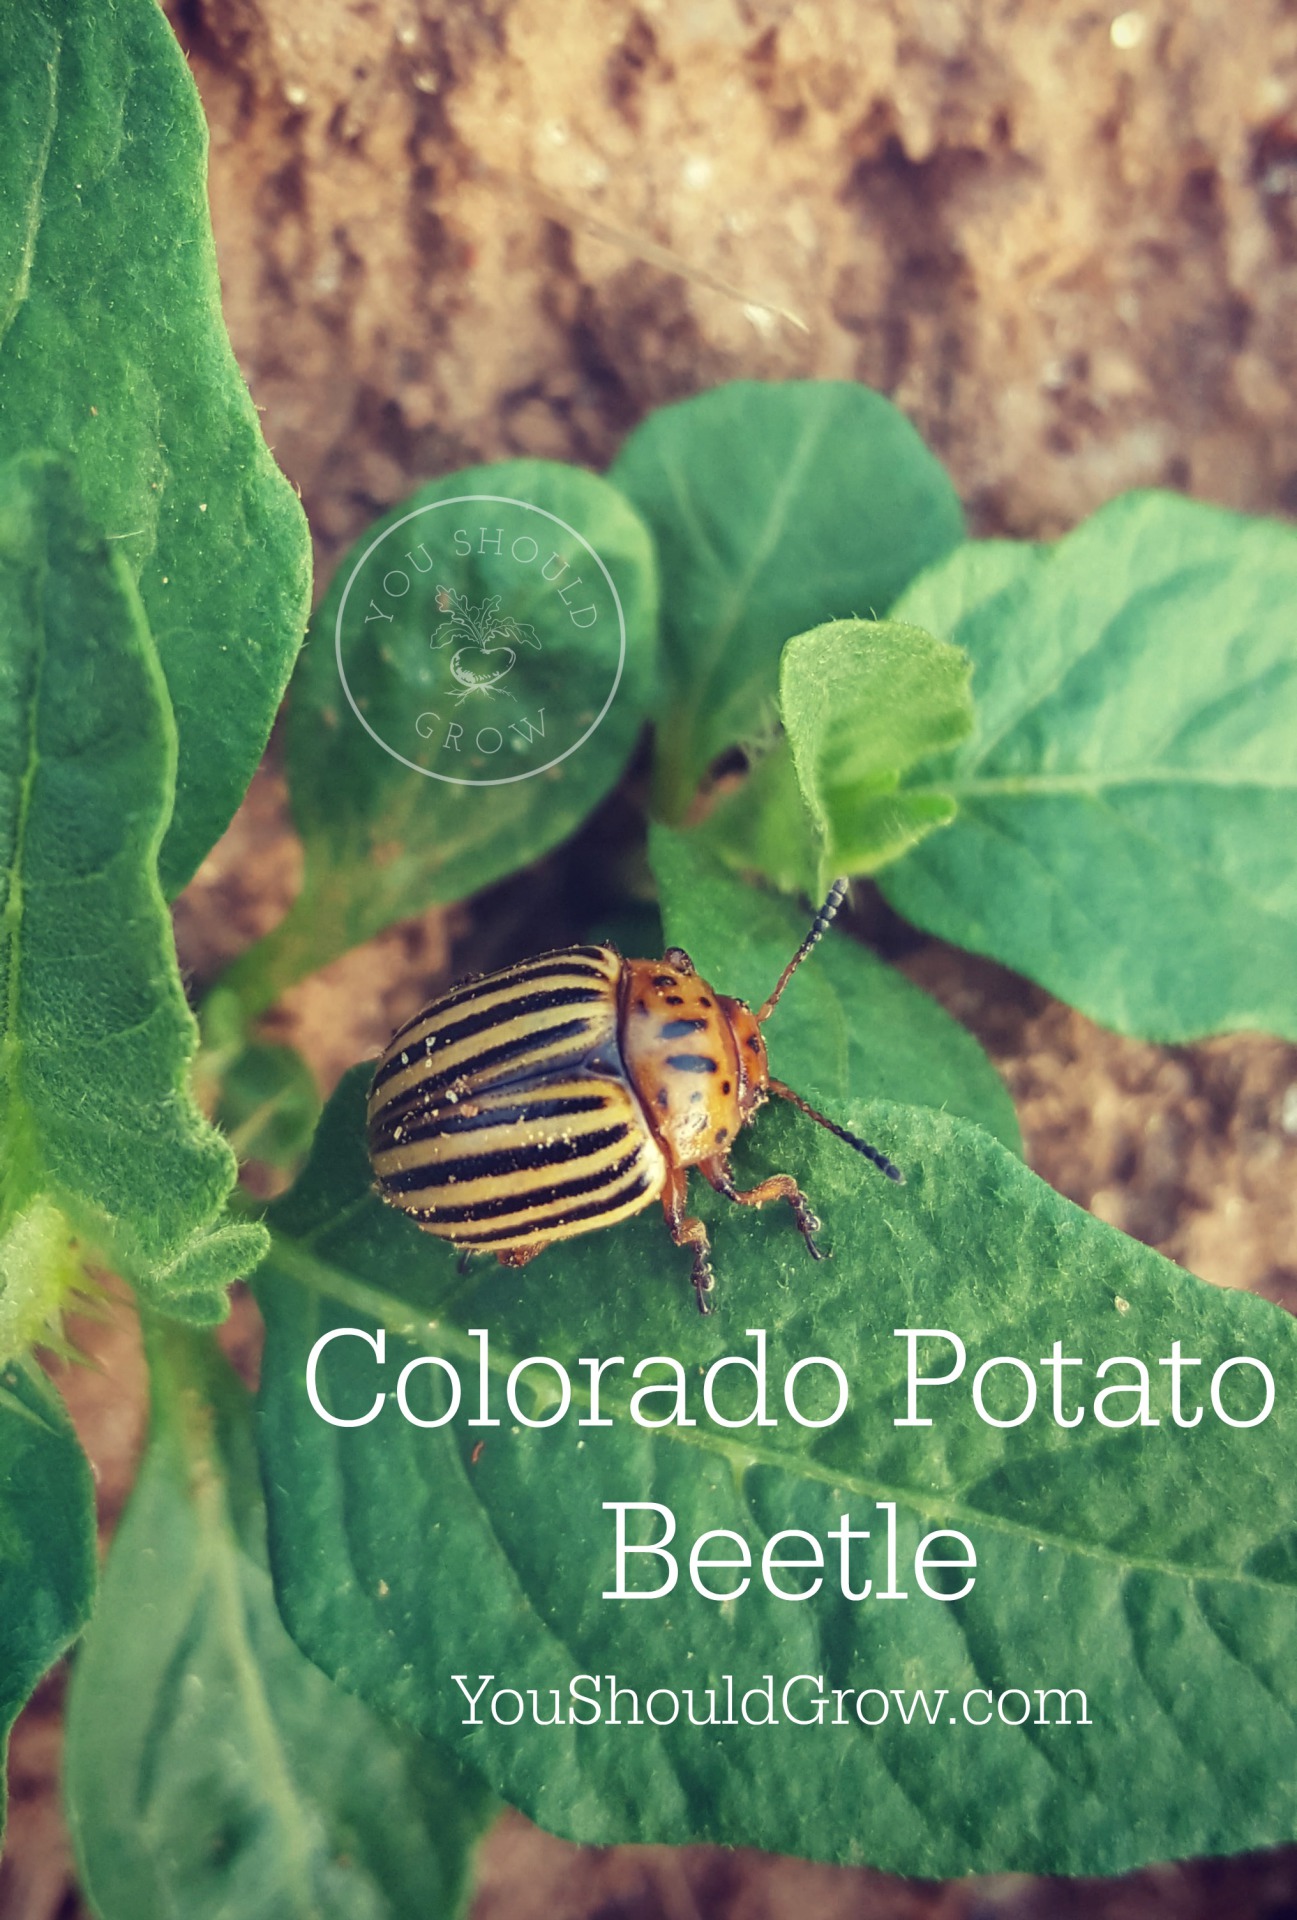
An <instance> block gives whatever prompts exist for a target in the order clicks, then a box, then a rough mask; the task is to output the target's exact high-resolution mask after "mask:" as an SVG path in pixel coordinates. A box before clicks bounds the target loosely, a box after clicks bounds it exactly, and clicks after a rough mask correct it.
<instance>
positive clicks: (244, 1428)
mask: <svg viewBox="0 0 1297 1920" xmlns="http://www.w3.org/2000/svg"><path fill="white" fill-rule="evenodd" d="M209 1338H210V1337H209V1336H202V1335H196V1334H192V1333H188V1332H185V1331H183V1330H181V1329H179V1328H176V1327H171V1328H169V1329H167V1330H165V1331H163V1330H161V1329H154V1330H153V1332H152V1336H151V1338H150V1342H149V1356H150V1365H151V1373H152V1380H153V1424H152V1432H151V1435H150V1441H149V1449H148V1453H147V1455H146V1457H145V1461H144V1465H143V1468H142V1469H141V1472H140V1477H139V1480H138V1482H137V1484H136V1487H135V1490H134V1492H133V1494H132V1496H131V1500H130V1504H129V1506H128V1507H127V1510H126V1515H125V1518H124V1519H123V1521H122V1523H121V1526H120V1528H119V1529H118V1531H117V1534H116V1537H115V1539H114V1541H113V1546H112V1552H111V1553H110V1555H109V1559H108V1566H107V1570H106V1572H105V1574H104V1582H103V1593H102V1597H101V1599H100V1604H99V1608H98V1611H97V1613H96V1615H95V1618H94V1621H93V1623H92V1624H91V1627H90V1630H89V1632H88V1633H87V1635H86V1638H85V1642H84V1645H83V1646H82V1648H81V1650H80V1652H79V1653H78V1656H77V1659H76V1663H75V1667H74V1670H73V1679H72V1689H71V1694H70V1697H69V1701H68V1721H67V1750H66V1762H65V1791H66V1797H67V1808H68V1820H69V1825H70V1826H71V1829H72V1834H73V1839H74V1842H75V1845H76V1853H77V1862H78V1867H79V1869H80V1873H81V1877H82V1881H83V1884H84V1885H85V1887H86V1888H87V1890H88V1892H89V1895H90V1897H91V1899H92V1900H93V1901H94V1904H95V1910H96V1912H97V1913H99V1914H100V1915H101V1916H102V1920H172V1916H174V1915H179V1914H183V1915H184V1916H185V1920H207V1917H208V1916H212V1917H213V1920H214V1917H215V1916H217V1915H232V1914H237V1915H238V1916H239V1920H261V1917H262V1916H264V1920H388V1916H390V1917H391V1920H397V1917H398V1916H403V1917H404V1920H434V1917H435V1916H450V1915H453V1914H455V1913H457V1912H458V1911H460V1901H461V1897H462V1894H463V1891H464V1883H465V1880H466V1876H467V1868H468V1862H469V1857H470V1849H471V1846H472V1843H473V1842H474V1840H475V1839H476V1838H477V1835H478V1833H479V1831H480V1829H481V1826H482V1824H483V1816H484V1815H485V1814H488V1813H489V1812H490V1811H492V1809H491V1807H490V1803H489V1800H488V1796H487V1795H486V1794H485V1792H484V1791H483V1789H482V1788H481V1787H480V1786H479V1785H477V1784H476V1783H474V1782H471V1781H470V1779H469V1777H468V1776H467V1775H465V1774H463V1773H462V1772H461V1771H460V1769H459V1768H458V1767H456V1766H455V1764H454V1762H453V1761H451V1760H449V1759H448V1758H447V1757H445V1756H444V1755H443V1754H441V1753H440V1752H438V1751H437V1750H435V1749H433V1748H431V1747H428V1746H425V1745H422V1744H421V1743H420V1742H419V1741H417V1740H416V1739H414V1738H413V1737H412V1736H410V1735H408V1734H405V1733H402V1732H400V1731H399V1730H397V1729H396V1728H393V1727H391V1726H390V1725H388V1724H387V1723H386V1722H385V1721H383V1720H382V1719H380V1718H379V1717H378V1716H377V1715H376V1714H374V1713H372V1712H371V1711H370V1710H369V1708H367V1707H365V1706H363V1705H362V1704H361V1703H360V1702H359V1701H358V1700H354V1699H352V1698H350V1697H349V1696H348V1695H346V1694H344V1693H341V1692H340V1691H339V1690H338V1689H337V1688H336V1687H334V1686H333V1685H332V1684H331V1682H330V1681H328V1680H327V1679H326V1678H325V1676H324V1675H323V1674H322V1673H321V1672H320V1671H319V1670H318V1669H317V1668H316V1667H314V1666H312V1665H311V1663H310V1661H308V1660H307V1659H306V1658H305V1657H304V1656H303V1655H302V1654H301V1653H299V1652H298V1650H297V1648H296V1647H295V1646H294V1645H293V1642H292V1641H291V1640H290V1639H289V1637H288V1634H287V1633H286V1631H285V1630H284V1627H283V1626H282V1624H281V1622H280V1619H279V1615H278V1613H277V1612H276V1610H275V1601H274V1594H273V1592H272V1590H271V1584H270V1575H269V1572H268V1571H267V1568H266V1562H265V1544H264V1528H265V1517H264V1509H263V1507H262V1503H261V1493H260V1488H259V1485H258V1481H257V1465H256V1456H255V1452H254V1448H253V1440H252V1420H251V1409H250V1405H249V1403H248V1399H247V1396H246V1394H245V1393H244V1391H243V1389H242V1387H241V1386H240V1385H239V1383H238V1381H237V1380H236V1379H235V1377H234V1376H233V1374H232V1373H231V1372H230V1370H229V1368H228V1367H227V1365H226V1364H225V1362H224V1361H223V1359H222V1358H221V1356H220V1354H219V1352H218V1351H217V1350H216V1349H215V1347H214V1346H213V1345H211V1344H209Z"/></svg>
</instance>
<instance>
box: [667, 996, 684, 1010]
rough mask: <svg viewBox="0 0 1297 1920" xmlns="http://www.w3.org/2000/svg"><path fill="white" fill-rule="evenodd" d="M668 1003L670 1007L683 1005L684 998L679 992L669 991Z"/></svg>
mask: <svg viewBox="0 0 1297 1920" xmlns="http://www.w3.org/2000/svg"><path fill="white" fill-rule="evenodd" d="M666 1003H667V1005H668V1006H669V1007H682V1006H683V1005H684V1000H683V998H682V996H681V995H680V994H678V993H668V994H667V995H666Z"/></svg>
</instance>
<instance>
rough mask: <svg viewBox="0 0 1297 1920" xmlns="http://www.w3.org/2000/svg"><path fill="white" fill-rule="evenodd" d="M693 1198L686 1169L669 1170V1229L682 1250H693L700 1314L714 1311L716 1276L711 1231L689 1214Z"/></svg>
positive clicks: (665, 1193)
mask: <svg viewBox="0 0 1297 1920" xmlns="http://www.w3.org/2000/svg"><path fill="white" fill-rule="evenodd" d="M688 1197H689V1175H688V1173H687V1171H686V1170H685V1168H684V1167H669V1168H668V1169H667V1179H666V1185H665V1186H664V1187H663V1189H662V1211H663V1213H664V1214H665V1215H666V1222H667V1226H668V1227H669V1228H670V1229H671V1238H672V1239H673V1240H674V1241H675V1244H676V1245H677V1246H678V1247H692V1248H693V1255H694V1265H693V1272H692V1274H691V1275H690V1278H691V1279H692V1281H693V1285H694V1292H695V1293H696V1294H697V1295H698V1311H699V1313H711V1312H712V1311H713V1309H712V1305H711V1301H710V1298H709V1295H710V1294H711V1291H712V1288H713V1287H714V1286H715V1285H716V1275H715V1274H714V1273H713V1272H712V1250H711V1243H710V1242H709V1240H708V1238H707V1229H706V1227H705V1226H704V1225H703V1223H702V1221H701V1220H695V1219H692V1218H691V1217H690V1216H689V1215H688V1214H687V1213H686V1212H685V1201H686V1200H687V1199H688Z"/></svg>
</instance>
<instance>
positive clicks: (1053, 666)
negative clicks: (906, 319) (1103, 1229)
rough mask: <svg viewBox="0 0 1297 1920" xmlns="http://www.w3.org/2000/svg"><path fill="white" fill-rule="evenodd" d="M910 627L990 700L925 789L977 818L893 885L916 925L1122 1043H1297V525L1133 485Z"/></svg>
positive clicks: (975, 567)
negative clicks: (1230, 1037)
mask: <svg viewBox="0 0 1297 1920" xmlns="http://www.w3.org/2000/svg"><path fill="white" fill-rule="evenodd" d="M897 612H898V617H901V618H904V619H906V620H914V621H917V622H918V623H920V624H921V625H923V626H926V627H928V628H929V629H930V630H932V631H934V632H937V633H941V634H944V635H945V636H946V637H948V638H949V639H951V640H952V641H954V642H956V643H957V644H958V645H959V646H961V647H962V648H963V649H964V650H965V652H967V653H968V654H969V656H970V657H971V659H972V661H973V697H974V701H975V705H976V709H977V731H976V732H975V734H974V735H973V736H972V738H971V739H970V740H968V741H967V742H966V743H964V744H963V745H961V746H957V747H955V748H954V749H952V750H950V751H948V752H943V753H941V754H938V755H935V756H933V757H932V758H930V759H929V760H928V761H927V762H925V763H924V764H923V765H922V766H921V767H918V768H915V769H913V770H912V772H911V774H910V775H909V776H908V777H907V780H906V783H905V790H906V792H907V793H909V794H911V795H916V796H918V795H922V794H924V793H925V792H926V793H935V792H940V793H950V794H953V795H954V797H955V800H956V802H957V804H958V808H959V813H958V818H957V820H956V821H955V823H954V825H953V826H952V827H951V828H950V830H949V832H946V833H942V834H938V835H934V836H933V837H932V838H931V839H929V840H926V841H924V842H923V844H922V845H921V846H919V847H917V848H916V849H915V850H914V851H913V852H911V853H910V854H908V855H907V856H906V858H905V859H904V861H902V862H901V863H900V864H898V865H897V866H896V867H895V868H889V869H888V871H887V873H886V874H885V876H884V877H883V879H882V881H881V885H882V887H883V890H884V892H885V893H886V895H887V897H888V899H889V900H890V901H891V902H892V904H893V905H894V906H895V907H896V908H897V909H898V911H900V912H901V913H903V914H905V915H906V916H907V918H909V919H911V920H913V921H914V922H915V923H916V924H917V925H919V926H922V927H925V928H927V929H928V930H929V931H931V932H933V933H939V934H941V935H942V936H943V937H944V938H945V939H947V940H953V941H956V942H958V943H959V944H960V945H961V946H965V947H971V948H973V949H974V950H975V951H976V952H979V953H987V954H990V955H991V956H992V957H993V958H994V959H996V960H1000V961H1003V962H1004V963H1005V964H1006V965H1007V966H1011V967H1014V968H1016V969H1017V970H1018V971H1019V972H1021V973H1025V974H1028V975H1029V976H1030V977H1031V978H1032V979H1034V980H1038V981H1039V982H1040V983H1041V985H1042V986H1045V987H1048V988H1049V990H1050V992H1052V993H1055V994H1058V995H1059V996H1060V997H1061V998H1063V999H1065V1000H1069V1001H1071V1002H1072V1004H1073V1005H1074V1006H1077V1007H1079V1008H1080V1009H1081V1010H1082V1012H1084V1013H1087V1014H1088V1015H1089V1016H1090V1017H1091V1018H1092V1019H1094V1020H1099V1021H1102V1022H1103V1023H1104V1024H1105V1025H1107V1026H1110V1027H1115V1028H1116V1029H1117V1030H1118V1031H1120V1032H1123V1033H1134V1034H1140V1035H1143V1036H1145V1037H1147V1038H1149V1039H1155V1040H1166V1041H1180V1040H1190V1039H1193V1038H1195V1037H1197V1036H1200V1035H1202V1034H1207V1033H1218V1032H1223V1031H1229V1030H1233V1029H1235V1028H1240V1027H1260V1028H1263V1029H1266V1030H1267V1031H1270V1032H1274V1033H1279V1034H1283V1035H1286V1036H1287V1037H1289V1038H1297V993H1294V987H1293V983H1294V980H1297V866H1294V862H1293V859H1292V855H1291V849H1292V847H1293V845H1294V844H1297V647H1295V646H1294V633H1297V532H1294V531H1293V529H1292V528H1290V527H1284V526H1280V525H1277V524H1274V523H1271V522H1267V521H1260V520H1246V519H1243V518H1241V517H1240V516H1237V515H1234V514H1229V513H1224V512H1221V511H1219V510H1218V509H1216V508H1213V507H1204V506H1198V505H1195V504H1194V503H1192V502H1190V501H1187V500H1182V499H1180V498H1179V497H1178V496H1174V495H1168V494H1156V493H1149V494H1131V495H1127V496H1126V497H1124V498H1123V499H1120V500H1117V501H1114V502H1113V503H1112V505H1111V506H1108V507H1105V508H1103V509H1102V510H1101V511H1100V512H1099V513H1097V514H1095V515H1094V517H1093V518H1092V519H1091V520H1089V521H1087V522H1086V523H1085V525H1084V526H1082V527H1080V528H1078V529H1077V531H1076V532H1075V533H1072V534H1070V535H1068V537H1067V538H1066V539H1064V540H1061V541H1060V542H1059V543H1058V545H1057V546H1056V547H1054V548H1053V549H1052V550H1051V551H1048V552H1046V553H1039V552H1037V551H1035V550H1032V549H1026V550H1024V551H1023V552H1022V553H1020V554H1018V555H1016V556H1015V555H1014V553H1013V551H1012V550H1011V549H1010V550H1008V551H1007V552H1006V550H1005V549H1003V548H1000V549H993V550H992V552H991V554H990V555H989V556H988V555H986V554H984V553H983V552H982V551H981V550H980V549H978V548H977V547H965V548H961V549H960V551H959V552H958V553H956V554H954V555H953V556H952V557H951V558H950V559H949V560H948V561H946V562H945V563H943V564H942V565H941V566H940V567H938V568H937V569H935V570H934V572H932V573H931V574H928V575H925V576H924V578H923V579H922V580H920V581H918V582H916V583H915V585H914V587H913V588H912V589H911V591H910V592H909V593H907V594H906V595H905V597H904V600H903V601H902V603H901V605H900V607H899V608H898V609H897Z"/></svg>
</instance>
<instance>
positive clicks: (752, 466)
mask: <svg viewBox="0 0 1297 1920" xmlns="http://www.w3.org/2000/svg"><path fill="white" fill-rule="evenodd" d="M611 478H612V479H613V480H614V481H615V482H616V484H617V485H618V486H619V487H620V488H621V489H622V491H623V492H624V493H626V494H627V495H628V496H629V497H630V499H631V500H633V501H634V503H635V505H636V506H637V507H638V508H639V510H640V512H641V513H642V514H643V515H644V517H645V519H646V520H647V521H648V523H649V525H650V527H651V528H652V529H653V534H654V538H655V539H656V541H657V546H658V558H659V564H660V566H661V571H662V578H663V580H664V581H665V582H667V583H668V589H667V591H666V593H665V595H664V601H663V635H662V641H663V656H664V671H665V677H666V688H665V696H664V705H663V709H662V716H661V725H660V727H659V730H658V748H657V751H658V769H657V785H658V798H659V803H660V806H661V808H662V811H663V813H664V815H665V817H666V818H667V819H668V820H671V821H678V820H679V818H680V817H681V815H682V814H683V813H684V812H685V810H686V808H687V807H688V805H689V802H690V800H691V798H692V797H693V794H694V791H695V789H696V788H697V786H698V784H699V782H700V781H701V779H702V778H703V775H704V774H705V773H706V771H707V769H708V767H709V766H710V765H711V763H712V761H713V760H715V759H716V757H717V756H718V755H719V754H721V753H723V752H724V751H725V749H726V748H727V747H732V746H734V745H736V744H740V743H742V744H747V743H749V742H751V741H752V740H754V739H755V738H757V737H759V736H760V735H761V734H762V733H763V732H766V731H768V730H769V728H770V726H771V725H772V723H773V721H774V717H775V695H776V687H777V677H778V663H779V655H780V652H781V650H782V648H783V645H784V642H785V641H786V640H787V639H788V637H789V636H790V634H794V633H801V632H803V631H804V630H805V629H806V628H809V627H813V626H817V625H819V624H820V623H822V622H823V621H826V620H832V619H838V618H847V617H850V616H852V615H859V616H861V617H868V616H877V615H880V614H882V613H885V612H886V611H887V609H888V607H889V606H890V605H891V603H892V601H893V600H894V599H895V598H896V596H897V594H898V593H899V592H900V591H901V589H902V588H903V587H904V586H905V585H906V584H907V582H908V581H910V580H911V579H913V577H914V575H915V574H916V573H918V572H919V571H920V570H921V569H922V568H923V567H925V566H927V565H928V564H929V563H930V562H931V561H933V560H935V559H937V558H938V556H939V555H941V554H943V553H945V552H946V551H947V550H948V549H949V548H950V547H952V546H954V545H955V544H956V542H957V541H958V540H959V539H960V537H961V534H962V532H963V518H962V515H961V513H960V508H959V502H958V500H957V499H956V497H955V493H954V489H953V488H952V487H951V484H950V481H949V479H948V478H947V476H946V474H945V472H944V470H943V469H942V467H941V465H940V464H939V462H938V461H937V460H936V459H934V457H933V456H932V454H930V453H929V452H928V451H927V449H926V448H925V447H924V445H923V442H922V441H921V440H920V439H919V436H918V435H917V434H916V433H915V431H914V429H913V427H911V426H910V424H909V422H908V421H907V420H906V419H905V417H904V416H903V415H902V414H900V413H898V412H897V410H896V408H895V407H893V406H892V405H891V403H890V402H889V401H887V400H884V399H883V397H882V395H881V394H877V393H872V392H870V390H869V389H868V388H867V387H860V386H854V385H851V384H848V383H846V382H841V381H833V380H823V381H800V380H795V381H788V382H786V383H783V384H780V385H769V386H767V385H762V384H760V383H758V382H755V381H746V380H743V381H736V382H734V383H733V384H732V385H730V386H725V387H720V388H717V389H716V390H715V391H714V392H711V393H706V394H703V395H701V396H700V397H699V398H697V399H695V400H687V401H684V402H683V403H682V404H680V405H679V406H674V407H664V408H662V409H661V410H660V411H659V412H657V413H654V414H652V415H651V416H650V417H649V419H647V420H646V421H645V422H644V424H643V425H642V426H641V427H639V428H637V430H636V431H635V432H634V433H633V434H632V435H631V437H630V439H629V440H628V441H627V443H626V445H625V446H624V447H623V449H622V451H621V453H620V455H619V456H618V459H617V461H616V463H615V465H614V466H613V469H612V474H611Z"/></svg>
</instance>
